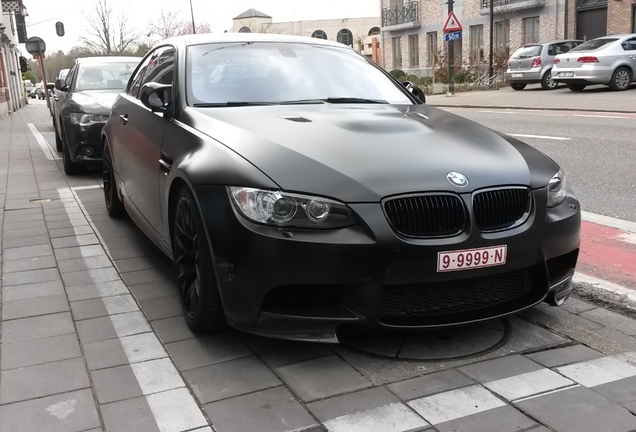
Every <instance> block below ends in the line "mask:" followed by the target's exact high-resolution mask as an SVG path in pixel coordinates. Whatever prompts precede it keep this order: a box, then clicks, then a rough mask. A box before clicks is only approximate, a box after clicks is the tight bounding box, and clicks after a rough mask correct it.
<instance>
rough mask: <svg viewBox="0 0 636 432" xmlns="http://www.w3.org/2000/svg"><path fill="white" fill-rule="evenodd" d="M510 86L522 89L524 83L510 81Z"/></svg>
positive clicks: (524, 86) (524, 85)
mask: <svg viewBox="0 0 636 432" xmlns="http://www.w3.org/2000/svg"><path fill="white" fill-rule="evenodd" d="M510 87H512V88H513V90H523V89H524V88H526V84H520V83H510Z"/></svg>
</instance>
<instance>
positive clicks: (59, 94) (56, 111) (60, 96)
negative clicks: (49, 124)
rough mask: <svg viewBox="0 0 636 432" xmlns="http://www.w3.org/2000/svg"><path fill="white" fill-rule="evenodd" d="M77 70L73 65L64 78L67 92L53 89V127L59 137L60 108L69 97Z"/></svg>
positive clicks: (60, 130)
mask: <svg viewBox="0 0 636 432" xmlns="http://www.w3.org/2000/svg"><path fill="white" fill-rule="evenodd" d="M77 68H78V65H77V63H75V64H74V65H73V67H72V68H71V70H70V71H69V73H68V75H67V76H66V79H65V80H64V82H65V83H66V88H67V90H58V89H55V94H54V95H53V117H54V121H55V127H56V128H57V132H58V134H59V136H60V137H61V136H62V119H61V113H62V108H63V107H64V105H65V103H66V98H68V96H69V93H70V89H71V86H72V83H73V78H74V77H75V75H76V73H77Z"/></svg>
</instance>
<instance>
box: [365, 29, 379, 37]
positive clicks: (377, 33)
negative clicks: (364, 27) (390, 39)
mask: <svg viewBox="0 0 636 432" xmlns="http://www.w3.org/2000/svg"><path fill="white" fill-rule="evenodd" d="M379 34H380V27H373V28H372V29H371V30H369V35H368V36H376V35H379Z"/></svg>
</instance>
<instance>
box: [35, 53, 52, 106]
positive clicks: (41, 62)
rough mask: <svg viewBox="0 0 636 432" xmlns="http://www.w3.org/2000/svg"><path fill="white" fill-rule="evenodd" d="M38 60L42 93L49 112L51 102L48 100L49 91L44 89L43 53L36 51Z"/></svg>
mask: <svg viewBox="0 0 636 432" xmlns="http://www.w3.org/2000/svg"><path fill="white" fill-rule="evenodd" d="M38 60H39V61H40V73H41V74H42V85H43V86H44V88H43V89H42V91H44V97H46V107H47V108H48V109H49V112H51V100H50V99H49V89H48V88H46V72H45V71H44V53H42V50H40V51H38Z"/></svg>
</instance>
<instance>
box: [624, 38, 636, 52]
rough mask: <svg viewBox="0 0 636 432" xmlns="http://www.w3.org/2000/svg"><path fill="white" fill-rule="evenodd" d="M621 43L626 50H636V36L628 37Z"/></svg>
mask: <svg viewBox="0 0 636 432" xmlns="http://www.w3.org/2000/svg"><path fill="white" fill-rule="evenodd" d="M621 45H622V46H623V49H624V50H625V51H634V50H636V38H632V39H627V40H626V41H625V42H623V43H622V44H621Z"/></svg>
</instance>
